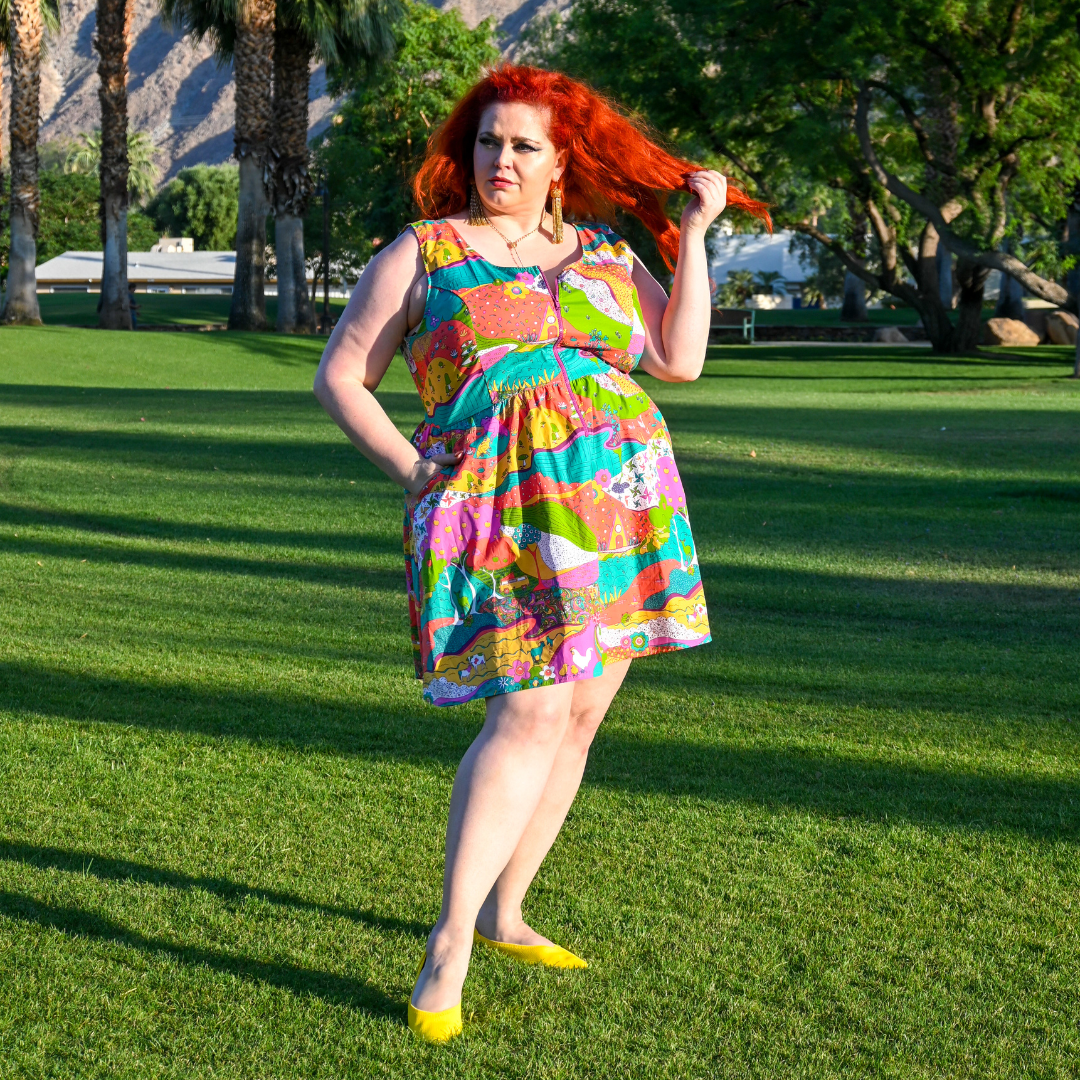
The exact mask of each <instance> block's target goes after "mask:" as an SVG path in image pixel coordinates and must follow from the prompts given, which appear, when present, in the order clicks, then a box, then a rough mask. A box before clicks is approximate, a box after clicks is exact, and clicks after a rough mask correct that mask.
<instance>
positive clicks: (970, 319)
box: [954, 259, 990, 353]
mask: <svg viewBox="0 0 1080 1080" xmlns="http://www.w3.org/2000/svg"><path fill="white" fill-rule="evenodd" d="M989 276H990V271H989V269H988V268H987V267H985V266H977V265H976V264H975V263H971V262H968V261H967V260H965V259H957V261H956V280H957V282H958V283H959V285H960V298H959V303H958V304H957V313H958V318H957V321H956V339H955V349H954V351H955V352H959V353H968V352H974V351H975V350H976V349H977V348H978V347H979V342H980V341H981V339H982V312H983V299H984V294H985V292H986V279H987V278H988V277H989Z"/></svg>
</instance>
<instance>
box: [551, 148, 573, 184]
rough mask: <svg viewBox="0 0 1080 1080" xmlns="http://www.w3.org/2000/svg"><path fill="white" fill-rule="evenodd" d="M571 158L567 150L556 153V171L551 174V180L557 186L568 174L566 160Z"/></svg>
mask: <svg viewBox="0 0 1080 1080" xmlns="http://www.w3.org/2000/svg"><path fill="white" fill-rule="evenodd" d="M568 156H569V151H567V150H556V151H555V170H554V172H552V174H551V179H552V180H553V181H554V182H555V183H556V184H557V183H558V182H559V181H560V180H561V179H562V175H563V173H564V172H566V159H567V157H568Z"/></svg>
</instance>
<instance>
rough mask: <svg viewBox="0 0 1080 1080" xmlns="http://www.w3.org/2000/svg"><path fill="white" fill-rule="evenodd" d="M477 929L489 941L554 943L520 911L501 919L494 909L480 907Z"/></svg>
mask: <svg viewBox="0 0 1080 1080" xmlns="http://www.w3.org/2000/svg"><path fill="white" fill-rule="evenodd" d="M476 929H477V930H479V931H480V933H481V934H482V935H483V936H484V937H486V938H487V939H488V940H489V941H504V942H506V943H507V944H508V945H554V944H555V943H554V942H553V941H549V940H548V939H547V938H546V937H544V935H543V934H538V933H537V932H536V931H535V930H534V929H533V928H532V927H531V926H530V925H529V924H528V923H527V922H525V920H524V919H522V917H521V914H520V913H518V914H516V915H514V916H512V917H508V916H503V917H502V918H501V919H500V918H499V916H498V914H497V913H496V912H494V911H490V910H488V909H486V908H481V909H480V914H479V915H477V916H476Z"/></svg>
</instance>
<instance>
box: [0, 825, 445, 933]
mask: <svg viewBox="0 0 1080 1080" xmlns="http://www.w3.org/2000/svg"><path fill="white" fill-rule="evenodd" d="M0 859H3V860H5V861H7V862H16V863H22V864H23V865H24V866H31V867H34V868H35V869H39V870H40V869H52V870H63V871H68V872H70V873H76V874H83V875H90V876H92V877H96V878H98V879H99V880H101V881H134V882H139V883H145V884H147V885H163V886H166V887H168V888H170V889H179V890H189V889H202V890H203V891H204V892H208V893H213V894H214V895H215V896H219V897H221V898H222V899H223V900H225V901H228V902H230V903H240V902H242V901H244V900H247V899H249V898H250V899H255V900H262V901H265V902H266V903H268V904H274V905H275V906H279V907H289V908H294V909H296V910H298V911H310V912H313V913H315V914H317V915H329V916H332V917H334V918H341V919H348V920H350V921H351V922H355V923H359V924H361V925H362V926H367V927H370V928H371V929H373V930H381V931H384V932H387V933H394V934H409V935H410V936H412V937H415V938H420V939H422V940H423V939H426V937H427V935H428V931H429V930H430V929H431V928H430V927H429V926H427V925H425V924H423V923H418V922H408V921H406V920H404V919H393V918H387V917H386V916H383V915H377V914H375V912H373V911H368V910H362V909H360V908H350V907H342V906H340V905H337V904H323V903H319V902H318V901H315V900H305V899H303V898H302V897H299V896H293V895H292V894H291V893H284V892H280V891H278V890H276V889H263V888H259V887H257V886H251V885H241V884H239V883H238V882H235V881H230V880H229V879H228V878H220V877H192V876H191V875H189V874H180V873H177V872H176V871H174V870H162V869H160V868H158V867H156V866H147V865H146V864H144V863H137V862H132V861H130V860H129V859H111V858H109V857H108V856H105V855H99V854H95V853H91V852H84V851H69V850H66V849H64V848H54V847H40V846H37V845H35V844H21V843H17V842H16V841H14V840H0Z"/></svg>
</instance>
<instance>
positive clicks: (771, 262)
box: [709, 229, 806, 309]
mask: <svg viewBox="0 0 1080 1080" xmlns="http://www.w3.org/2000/svg"><path fill="white" fill-rule="evenodd" d="M794 236H795V233H793V232H791V231H790V230H786V229H785V230H781V231H779V232H775V233H773V234H772V235H771V236H770V235H769V234H768V233H760V234H757V233H725V232H720V233H718V234H715V235H714V236H710V237H709V247H710V249H711V255H710V261H709V277H710V278H711V279H712V280H713V281H714V282H715V283H716V284H717V285H723V284H724V282H725V281H727V276H728V273H729V272H730V271H732V270H749V271H751V272H752V273H754V274H757V273H759V272H769V271H771V272H773V273H778V274H779V275H780V276H781V278H782V279H783V281H784V284H785V285H786V286H787V292H786V293H781V294H778V295H775V296H755V297H752V298H751V300H750V304H749V306H750V307H756V308H759V309H760V308H765V309H775V308H790V307H791V306H792V299H793V295H792V294H794V296H798V294H799V287H800V285H801V284H802V282H803V280H804V279H805V277H806V271H805V270H804V269H803V267H802V264H801V263H800V262H799V258H798V256H797V255H793V254H792V253H791V251H790V250H789V248H790V246H791V240H792V238H793V237H794Z"/></svg>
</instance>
